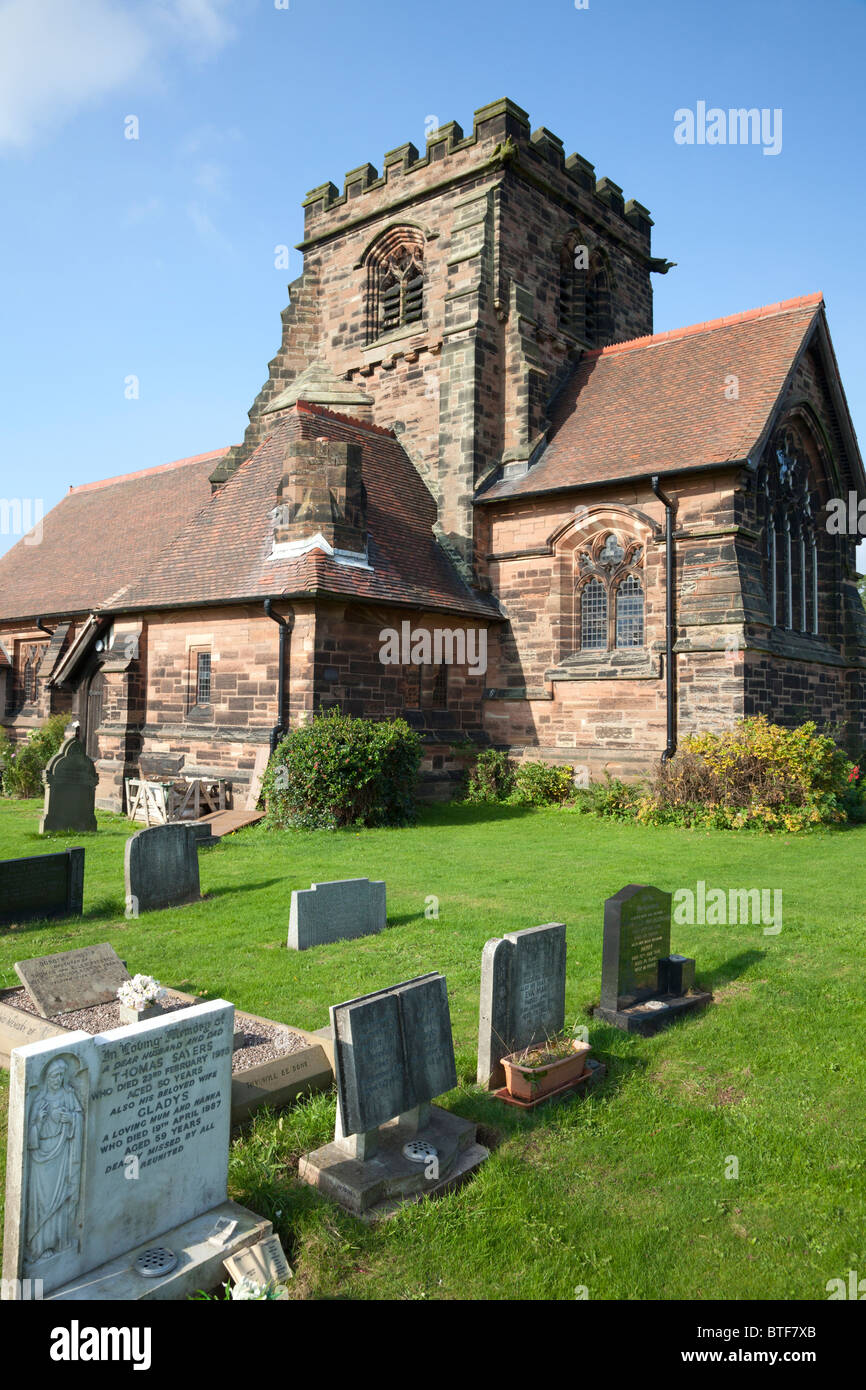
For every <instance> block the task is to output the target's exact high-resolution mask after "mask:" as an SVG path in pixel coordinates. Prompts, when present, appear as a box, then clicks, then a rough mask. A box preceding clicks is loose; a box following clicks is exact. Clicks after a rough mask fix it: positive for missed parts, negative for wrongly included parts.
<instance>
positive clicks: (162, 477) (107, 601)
mask: <svg viewBox="0 0 866 1390" xmlns="http://www.w3.org/2000/svg"><path fill="white" fill-rule="evenodd" d="M225 452H226V451H225V449H213V450H211V451H210V453H207V454H197V455H195V456H194V457H193V458H186V459H178V460H177V461H176V462H175V463H167V464H163V465H162V467H159V468H146V469H144V470H142V471H141V472H138V473H127V474H125V475H122V476H120V477H116V478H105V479H103V480H102V481H100V482H95V483H85V484H84V485H83V486H81V487H73V488H70V489H69V492H68V493H67V494H66V496H65V497H64V498H63V499H62V500H61V501H60V502H58V504H57V506H56V507H54V508H53V509H52V510H51V511H50V512H49V513H48V514H47V516H45V518H44V519H43V521H42V539H41V540H40V541H39V542H38V543H37V544H33V545H28V544H27V543H26V537H25V538H23V539H22V540H20V541H18V543H17V544H16V545H14V546H13V547H12V549H11V550H9V551H7V552H6V554H5V555H3V556H0V619H2V620H4V621H5V620H8V619H17V618H36V617H39V616H40V615H43V616H45V617H48V616H51V615H59V616H62V615H64V614H70V615H71V614H73V613H86V612H89V611H90V610H91V609H95V608H103V607H110V606H115V607H116V606H118V603H119V601H120V600H121V596H122V594H123V592H124V591H125V589H127V588H128V587H129V585H130V584H132V583H133V581H134V580H136V579H138V578H139V577H140V576H141V575H142V574H146V573H147V571H148V569H150V567H151V566H152V565H154V564H155V563H156V561H157V560H158V558H159V557H160V556H161V555H163V554H164V553H165V552H166V551H167V550H169V548H170V546H171V542H172V540H173V539H174V537H175V536H176V535H177V533H178V532H179V531H180V530H182V529H183V528H184V527H185V526H186V524H187V522H188V521H189V519H190V518H191V517H193V516H195V514H196V513H197V512H198V511H199V510H200V509H201V508H202V507H203V506H204V505H205V504H206V503H207V502H208V501H209V499H210V495H211V489H210V483H209V481H208V479H209V475H210V473H211V471H212V470H213V466H214V462H215V461H216V460H217V459H219V458H222V456H223V455H224V454H225Z"/></svg>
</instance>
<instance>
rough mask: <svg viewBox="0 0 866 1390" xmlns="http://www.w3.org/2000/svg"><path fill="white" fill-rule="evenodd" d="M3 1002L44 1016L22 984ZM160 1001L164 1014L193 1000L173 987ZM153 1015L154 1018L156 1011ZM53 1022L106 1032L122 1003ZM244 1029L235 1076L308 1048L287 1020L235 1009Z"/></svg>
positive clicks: (235, 1057)
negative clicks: (263, 1017) (267, 1018)
mask: <svg viewBox="0 0 866 1390" xmlns="http://www.w3.org/2000/svg"><path fill="white" fill-rule="evenodd" d="M3 1003H4V1004H9V1005H10V1007H11V1008H13V1009H24V1010H25V1012H26V1013H29V1014H37V1015H38V1016H39V1017H41V1015H40V1014H39V1010H38V1009H37V1008H36V1005H35V1004H34V1003H33V1000H32V999H31V998H30V995H29V994H28V993H27V990H26V989H25V988H24V986H23V985H22V986H21V987H20V988H19V989H15V990H11V991H10V992H9V993H8V994H6V995H5V996H4V998H3ZM157 1003H158V1006H159V1008H160V1010H161V1011H162V1013H164V1014H173V1013H177V1012H178V1010H180V1009H188V1008H190V1006H191V1001H190V1000H188V999H181V998H180V996H179V995H177V994H175V993H174V992H173V991H172V990H167V991H166V993H165V995H164V996H163V998H162V999H160V1000H158V1001H157ZM152 1017H153V1018H155V1017H156V1014H153V1015H152ZM50 1021H51V1022H52V1023H58V1024H60V1025H61V1027H63V1028H73V1029H74V1028H80V1029H82V1031H83V1032H85V1033H105V1032H107V1031H108V1029H109V1028H119V1027H120V1005H119V1004H118V1003H116V1002H114V1003H109V1004H92V1005H91V1007H90V1008H89V1009H73V1010H72V1011H71V1012H70V1013H67V1014H54V1015H53V1017H52V1018H51V1020H50ZM241 1029H243V1034H244V1041H243V1045H242V1046H241V1047H239V1048H238V1049H237V1051H236V1052H235V1053H234V1055H233V1057H232V1074H233V1075H235V1076H236V1075H237V1074H238V1072H244V1071H247V1070H248V1069H249V1068H250V1067H257V1066H259V1065H260V1064H261V1063H262V1062H272V1061H274V1060H275V1058H277V1057H286V1056H287V1055H288V1054H289V1053H291V1052H301V1051H303V1049H304V1048H305V1047H309V1043H308V1042H307V1039H306V1038H305V1037H304V1035H303V1033H296V1032H295V1030H294V1029H293V1028H288V1027H286V1025H285V1024H284V1023H271V1022H265V1021H262V1020H260V1019H257V1018H253V1017H252V1016H251V1015H250V1014H245V1013H242V1012H241V1010H240V1009H236V1010H235V1030H236V1031H237V1032H240V1031H241Z"/></svg>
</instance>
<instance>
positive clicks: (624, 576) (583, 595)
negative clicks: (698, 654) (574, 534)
mask: <svg viewBox="0 0 866 1390" xmlns="http://www.w3.org/2000/svg"><path fill="white" fill-rule="evenodd" d="M575 564H576V567H577V573H576V576H575V579H576V589H577V599H578V603H579V607H580V621H579V624H578V628H579V631H580V649H581V651H611V650H612V649H613V648H615V647H617V648H622V647H630V648H635V647H642V646H643V645H644V641H645V624H644V587H643V574H642V566H643V546H642V545H639V544H638V543H637V542H636V541H635V540H634V539H632V538H630V537H628V536H623V537H620V536H617V535H615V534H614V532H613V531H607V532H600V533H599V535H598V536H596V537H595V538H594V540H592V541H591V542H590V543H589V544H588V545H587V547H586V548H585V549H582V550H581V551H580V552H579V553H578V554H577V556H576V559H575Z"/></svg>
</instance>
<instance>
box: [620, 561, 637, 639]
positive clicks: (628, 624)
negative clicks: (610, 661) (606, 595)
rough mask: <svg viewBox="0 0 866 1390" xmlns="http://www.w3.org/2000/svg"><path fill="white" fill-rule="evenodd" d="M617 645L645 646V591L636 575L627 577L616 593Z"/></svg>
mask: <svg viewBox="0 0 866 1390" xmlns="http://www.w3.org/2000/svg"><path fill="white" fill-rule="evenodd" d="M616 645H617V646H618V647H642V646H643V589H642V588H641V586H640V580H639V579H637V578H636V576H635V575H633V574H629V575H626V577H625V579H624V580H623V581H622V583H621V584H620V586H619V588H618V589H617V593H616Z"/></svg>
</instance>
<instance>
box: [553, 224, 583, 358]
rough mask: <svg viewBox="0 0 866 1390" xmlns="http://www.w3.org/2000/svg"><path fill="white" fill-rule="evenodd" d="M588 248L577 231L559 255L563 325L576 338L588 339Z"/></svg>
mask: <svg viewBox="0 0 866 1390" xmlns="http://www.w3.org/2000/svg"><path fill="white" fill-rule="evenodd" d="M587 254H588V253H587V248H586V247H585V246H584V245H583V243H582V242H581V240H580V236H579V234H578V233H577V232H573V233H572V235H571V236H570V237H569V238H568V240H567V241H566V243H565V245H564V246H563V248H562V250H561V252H560V255H559V326H560V328H561V329H562V330H563V331H564V332H566V333H570V334H571V335H572V337H575V338H582V339H585V337H586V276H587V269H588V263H587Z"/></svg>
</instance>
